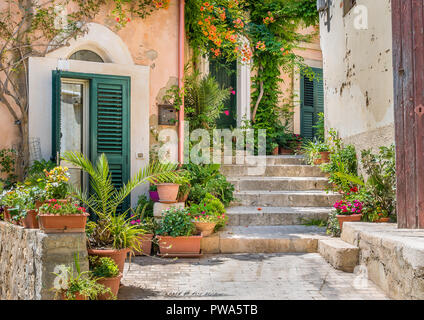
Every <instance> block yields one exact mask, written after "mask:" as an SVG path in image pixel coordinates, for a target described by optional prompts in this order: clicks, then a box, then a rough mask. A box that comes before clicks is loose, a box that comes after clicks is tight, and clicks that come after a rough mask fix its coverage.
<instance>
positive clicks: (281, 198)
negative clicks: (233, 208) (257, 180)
mask: <svg viewBox="0 0 424 320" xmlns="http://www.w3.org/2000/svg"><path fill="white" fill-rule="evenodd" d="M234 197H235V198H236V201H235V202H234V203H237V205H241V206H260V207H331V206H333V204H334V202H336V201H338V200H339V199H341V196H340V194H338V193H333V192H329V193H327V192H325V191H261V190H253V191H239V192H234Z"/></svg>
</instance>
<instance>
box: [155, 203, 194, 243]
mask: <svg viewBox="0 0 424 320" xmlns="http://www.w3.org/2000/svg"><path fill="white" fill-rule="evenodd" d="M195 231H196V227H195V226H194V224H193V222H192V218H191V216H190V215H189V212H188V211H187V210H186V209H182V208H176V207H171V208H169V209H167V210H165V211H163V212H162V219H161V221H160V223H159V228H158V230H157V232H156V234H157V235H161V236H171V237H184V236H191V235H193V234H194V232H195Z"/></svg>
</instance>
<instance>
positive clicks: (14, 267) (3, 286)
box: [0, 221, 88, 300]
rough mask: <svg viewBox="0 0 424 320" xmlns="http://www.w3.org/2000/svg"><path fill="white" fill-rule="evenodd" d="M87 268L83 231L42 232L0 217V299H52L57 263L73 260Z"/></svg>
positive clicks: (85, 269)
mask: <svg viewBox="0 0 424 320" xmlns="http://www.w3.org/2000/svg"><path fill="white" fill-rule="evenodd" d="M77 252H79V256H80V264H81V270H82V271H87V270H88V258H87V257H88V254H87V248H86V239H85V233H67V234H45V233H44V232H42V231H41V230H39V229H24V228H23V227H19V226H15V225H13V224H11V223H7V222H2V221H0V300H46V299H53V297H54V293H53V292H52V291H50V288H52V287H53V281H54V278H55V275H54V274H53V273H52V272H53V270H54V268H55V267H56V265H59V264H65V265H70V264H72V265H73V263H74V254H75V253H77Z"/></svg>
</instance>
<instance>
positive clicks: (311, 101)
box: [300, 68, 324, 140]
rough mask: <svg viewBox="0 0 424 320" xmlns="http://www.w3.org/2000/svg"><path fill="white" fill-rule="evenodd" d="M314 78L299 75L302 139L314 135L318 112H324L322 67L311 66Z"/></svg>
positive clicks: (311, 137) (309, 138) (310, 137)
mask: <svg viewBox="0 0 424 320" xmlns="http://www.w3.org/2000/svg"><path fill="white" fill-rule="evenodd" d="M312 70H313V72H314V73H315V78H314V79H313V80H310V79H309V78H308V77H307V76H305V75H303V74H302V76H301V83H300V97H301V126H300V127H301V135H302V136H303V138H304V139H308V140H313V139H314V137H315V129H314V125H316V123H317V121H318V113H320V112H324V90H323V76H322V69H317V68H312Z"/></svg>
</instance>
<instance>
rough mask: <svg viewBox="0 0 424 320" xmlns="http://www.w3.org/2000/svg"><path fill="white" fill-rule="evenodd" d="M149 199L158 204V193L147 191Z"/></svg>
mask: <svg viewBox="0 0 424 320" xmlns="http://www.w3.org/2000/svg"><path fill="white" fill-rule="evenodd" d="M149 197H150V200H152V201H153V202H159V193H158V192H157V191H149Z"/></svg>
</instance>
